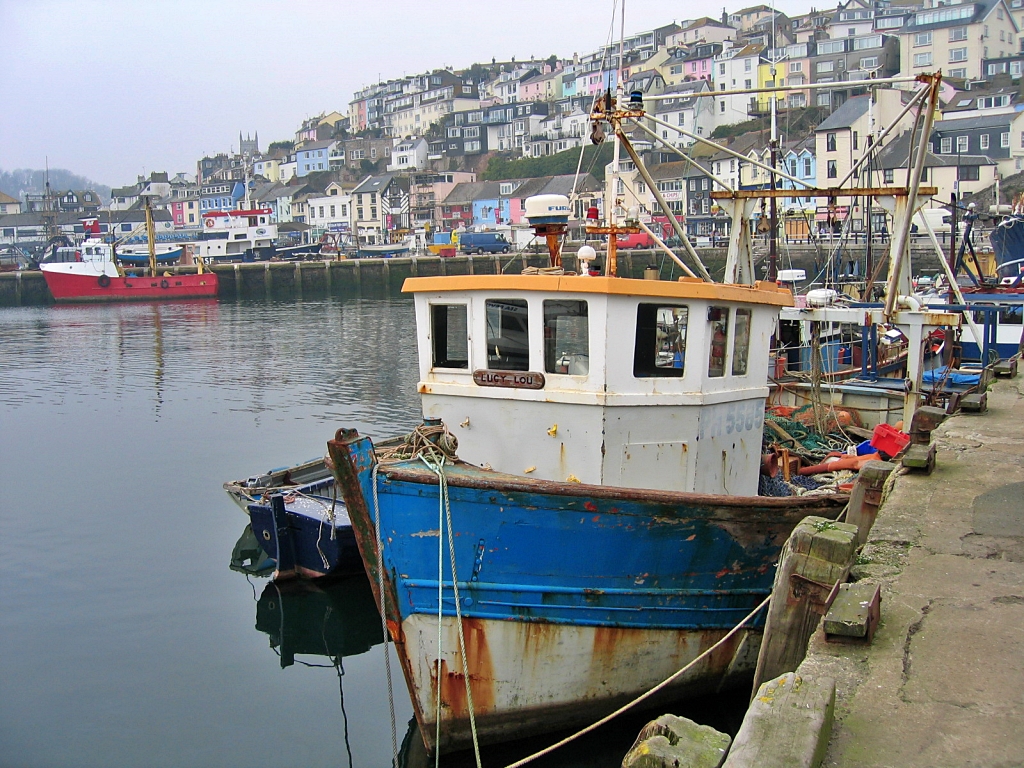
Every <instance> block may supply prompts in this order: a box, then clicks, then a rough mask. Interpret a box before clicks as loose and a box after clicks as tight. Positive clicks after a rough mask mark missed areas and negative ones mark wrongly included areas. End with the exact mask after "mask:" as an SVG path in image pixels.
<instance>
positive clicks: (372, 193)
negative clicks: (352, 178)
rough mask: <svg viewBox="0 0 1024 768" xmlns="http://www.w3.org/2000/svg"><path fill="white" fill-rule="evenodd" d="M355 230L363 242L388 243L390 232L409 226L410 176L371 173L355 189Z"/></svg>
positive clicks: (352, 203)
mask: <svg viewBox="0 0 1024 768" xmlns="http://www.w3.org/2000/svg"><path fill="white" fill-rule="evenodd" d="M351 206H352V207H353V208H354V209H355V213H354V214H353V215H352V232H353V234H355V235H357V236H358V238H359V243H360V244H366V245H377V244H383V243H387V242H389V241H388V239H387V238H388V233H389V232H393V231H395V230H407V229H409V177H407V176H399V175H397V174H394V173H384V174H380V175H377V176H368V177H367V178H366V179H364V180H363V181H362V183H360V184H359V185H358V186H357V187H356V188H355V189H353V190H352V202H351Z"/></svg>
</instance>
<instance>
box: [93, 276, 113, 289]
mask: <svg viewBox="0 0 1024 768" xmlns="http://www.w3.org/2000/svg"><path fill="white" fill-rule="evenodd" d="M96 282H97V283H98V284H99V286H100V288H106V287H107V286H108V285H110V277H109V275H100V276H99V278H98V279H97V280H96Z"/></svg>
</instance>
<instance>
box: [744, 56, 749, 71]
mask: <svg viewBox="0 0 1024 768" xmlns="http://www.w3.org/2000/svg"><path fill="white" fill-rule="evenodd" d="M743 71H744V72H749V71H750V59H744V60H743Z"/></svg>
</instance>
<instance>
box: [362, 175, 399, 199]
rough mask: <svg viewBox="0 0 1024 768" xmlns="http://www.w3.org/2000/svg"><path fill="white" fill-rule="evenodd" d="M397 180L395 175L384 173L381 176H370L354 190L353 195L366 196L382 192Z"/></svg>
mask: <svg viewBox="0 0 1024 768" xmlns="http://www.w3.org/2000/svg"><path fill="white" fill-rule="evenodd" d="M394 178H395V174H393V173H382V174H380V175H379V176H368V177H367V178H365V179H363V181H362V182H361V183H360V184H359V186H358V187H356V188H355V189H353V190H352V194H354V195H358V194H364V193H367V192H380V191H381V190H382V189H385V188H386V187H387V186H388V185H389V184H390V183H391V182H392V181H393V180H394Z"/></svg>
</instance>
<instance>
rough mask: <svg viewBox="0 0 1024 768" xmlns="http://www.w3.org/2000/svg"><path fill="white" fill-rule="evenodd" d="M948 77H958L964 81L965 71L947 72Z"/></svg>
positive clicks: (962, 69) (951, 70) (954, 70)
mask: <svg viewBox="0 0 1024 768" xmlns="http://www.w3.org/2000/svg"><path fill="white" fill-rule="evenodd" d="M949 76H950V77H958V78H961V79H966V78H967V70H966V69H965V68H959V69H950V70H949Z"/></svg>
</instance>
